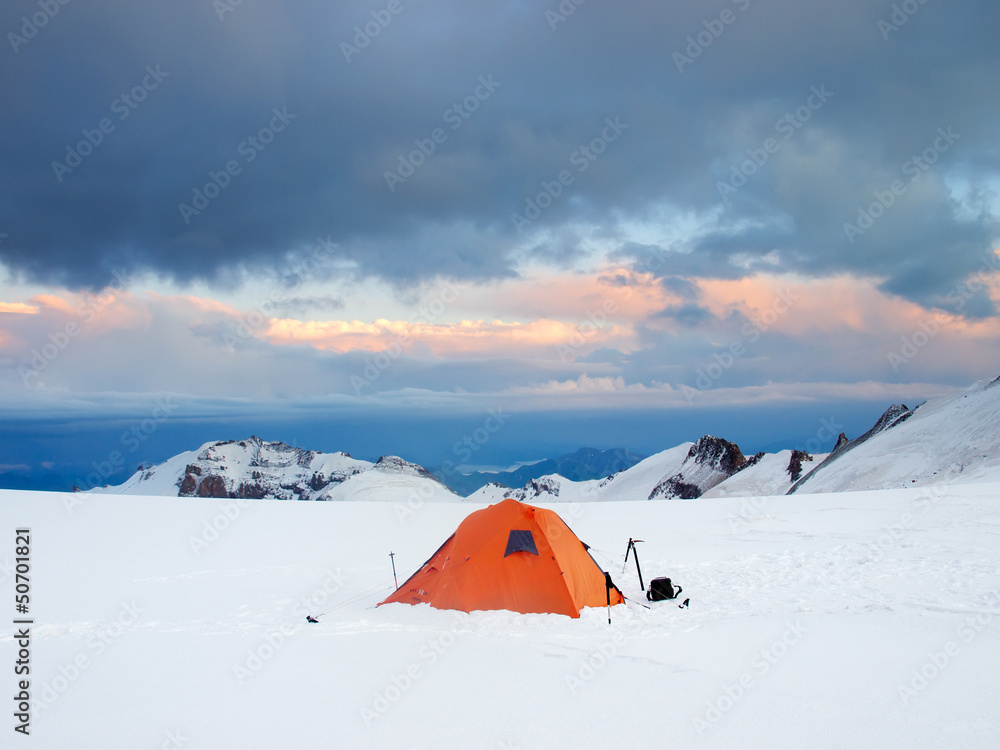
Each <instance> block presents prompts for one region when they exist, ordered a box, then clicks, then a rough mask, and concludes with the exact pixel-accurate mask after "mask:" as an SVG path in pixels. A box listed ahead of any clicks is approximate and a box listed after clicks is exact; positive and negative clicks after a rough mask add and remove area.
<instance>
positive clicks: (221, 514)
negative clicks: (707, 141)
mask: <svg viewBox="0 0 1000 750" xmlns="http://www.w3.org/2000/svg"><path fill="white" fill-rule="evenodd" d="M660 476H662V474H661V475H660ZM654 481H655V480H654ZM998 494H1000V484H998V483H992V484H974V485H937V486H934V487H930V488H925V489H905V490H889V491H868V492H851V493H841V494H812V495H792V496H780V497H726V498H716V499H710V498H700V499H698V500H693V501H680V500H671V501H661V502H645V501H643V502H615V503H570V504H565V503H559V504H557V505H554V506H551V507H554V509H555V510H556V511H557V512H558V513H559V514H560V515H561V516H562V517H563V518H564V519H565V520H566V521H567V523H568V524H569V525H570V527H571V528H573V529H574V531H575V532H576V533H577V534H578V535H579V536H580V538H581V539H583V540H584V541H586V542H587V543H589V544H590V545H592V548H593V549H592V552H593V554H594V557H595V558H596V559H597V560H598V561H599V562H600V563H602V564H604V565H606V566H607V569H608V570H609V571H610V572H611V573H612V575H613V576H614V578H615V580H616V582H618V584H619V585H620V586H621V587H622V589H623V590H624V592H625V594H626V596H629V597H631V598H632V599H633V600H636V602H638V601H640V600H642V598H641V592H640V590H639V586H638V582H637V579H636V575H635V570H634V565H633V563H632V561H631V560H630V561H629V565H628V570H627V572H626V573H625V574H623V573H622V561H623V554H624V551H625V547H626V543H627V540H628V538H629V537H639V538H642V539H644V540H645V542H644V543H642V544H640V545H639V547H638V549H639V558H640V562H641V563H642V569H643V574H644V576H645V578H646V581H647V583H648V580H649V578H651V577H653V576H656V575H668V576H670V577H671V578H673V580H674V582H675V583H678V584H680V585H682V586H683V588H684V593H683V596H685V597H690V598H691V606H690V608H689V609H679V608H678V607H677V606H676V604H675V603H673V602H662V603H657V604H655V605H652V608H651V609H645V608H643V607H641V606H639V604H638V603H632V604H628V605H621V606H618V607H616V608H614V611H613V612H612V619H613V622H612V624H611V625H610V626H609V625H608V622H607V611H606V610H605V609H588V610H584V613H583V616H581V617H580V618H579V619H572V618H569V617H565V616H560V615H519V614H514V613H510V612H476V613H472V614H464V613H457V612H449V611H439V610H434V609H431V608H429V607H424V606H421V607H410V606H407V605H403V604H393V605H388V606H385V607H379V608H373V605H374V604H375V603H376V602H377V601H379V600H380V599H381V598H382V597H384V596H386V595H388V593H390V591H391V590H392V573H391V569H390V560H389V557H388V554H389V552H390V551H392V552H394V553H395V557H394V560H395V564H396V567H397V570H398V571H399V580H400V582H402V581H403V580H404V578H405V577H406V576H407V575H408V574H409V573H410V572H412V571H413V570H414V569H416V568H417V567H418V566H419V565H420V564H421V563H422V562H423V561H424V560H426V559H427V558H428V557H430V555H431V554H432V553H433V552H434V550H435V549H437V547H438V546H439V545H440V544H441V543H442V542H443V541H444V540H445V539H446V538H447V536H448V535H449V534H450V533H451V532H452V531H453V530H454V529H455V527H456V526H457V525H458V523H459V522H460V521H461V520H462V519H463V518H464V517H465V516H466V515H467V514H468V513H470V512H472V511H473V510H475V509H477V508H478V507H480V506H476V505H473V504H470V503H461V504H457V503H429V502H428V503H424V504H419V503H411V502H410V501H408V500H407V499H406V498H405V497H399V498H398V499H397V500H395V501H392V502H382V503H358V502H342V503H288V502H280V501H268V500H215V499H202V498H177V497H148V496H146V497H129V496H117V495H101V494H60V493H33V492H20V491H2V492H0V518H2V521H3V523H2V524H0V525H2V527H3V528H4V529H6V533H7V534H8V535H9V536H8V537H7V539H8V541H7V542H6V543H5V544H4V545H3V546H0V561H2V563H3V567H2V572H0V581H2V583H0V602H3V603H4V604H2V606H0V610H2V611H4V612H7V613H11V612H12V611H13V599H14V578H13V575H12V572H11V564H12V562H13V556H14V537H13V530H14V529H15V528H19V527H24V526H27V527H30V528H31V530H32V548H31V566H32V574H31V579H32V584H31V585H32V597H33V598H32V611H31V615H32V616H33V617H34V618H35V623H36V624H35V625H34V628H33V630H32V640H31V649H32V652H31V660H32V661H31V667H32V672H31V681H32V685H31V691H32V696H33V699H34V700H35V703H36V705H35V708H34V710H33V712H32V719H31V732H32V733H31V736H30V738H21V737H18V738H17V740H16V742H17V743H18V746H23V747H29V748H42V749H44V750H50V749H51V750H62V749H63V748H78V749H80V750H106V749H107V748H126V747H128V748H143V747H148V748H161V747H170V748H174V747H183V748H184V750H201V749H204V748H210V749H211V750H219V749H220V748H386V749H387V750H388V749H392V750H396V749H397V748H434V749H435V750H441V749H444V750H447V749H450V748H454V749H456V750H469V749H470V748H483V749H484V750H504V749H506V750H513V749H515V748H516V749H518V750H532V749H534V748H539V749H546V750H547V749H550V748H572V749H573V750H579V749H580V748H662V747H676V748H740V749H741V750H753V749H755V748H760V749H761V750H764V749H767V750H773V749H775V748H778V749H781V748H789V749H792V748H794V749H795V750H799V749H800V748H851V749H852V750H854V749H864V748H872V749H875V748H877V749H878V750H892V749H894V748H901V749H905V750H914V749H915V748H935V749H938V748H963V750H974V749H977V748H983V749H986V748H996V747H997V746H998V745H1000V712H998V711H997V706H998V705H1000V677H998V676H997V669H996V665H997V664H1000V593H998V589H1000V578H998V574H1000V545H998V541H1000V512H998V507H997V503H998ZM213 525H214V527H213ZM218 529H221V531H219V530H218ZM642 601H644V600H642ZM332 607H336V608H333V609H331V608H332ZM328 609H330V611H329V612H328V613H327V614H326V615H324V616H323V617H321V618H320V623H319V624H317V625H308V624H307V623H306V622H305V621H304V617H305V614H306V613H307V612H314V613H319V612H322V611H324V610H328ZM5 622H7V623H9V622H10V620H9V619H7V620H6V621H5ZM12 634H13V629H12V628H11V626H9V625H6V624H5V625H4V626H3V629H2V630H0V655H2V656H0V660H2V661H3V662H5V664H4V665H3V666H2V667H0V673H2V674H3V675H4V677H3V678H2V680H0V683H2V684H3V685H4V691H5V693H6V694H7V695H8V696H10V695H12V694H13V693H12V692H11V691H13V690H14V675H13V673H12V672H13V670H12V664H13V660H14V653H15V651H14V644H13V640H14V639H13V635H12ZM921 673H923V674H921ZM901 686H902V687H904V688H905V689H906V690H909V691H910V692H906V691H905V690H903V691H901ZM5 715H6V716H7V718H6V720H5V724H6V726H5V728H3V729H2V730H0V731H2V732H3V733H4V734H5V735H6V736H7V737H10V736H11V734H12V723H13V719H12V716H11V709H10V704H8V710H7V712H6V714H5ZM14 742H15V741H10V742H9V744H8V741H6V740H5V742H4V747H7V746H10V747H13V746H14Z"/></svg>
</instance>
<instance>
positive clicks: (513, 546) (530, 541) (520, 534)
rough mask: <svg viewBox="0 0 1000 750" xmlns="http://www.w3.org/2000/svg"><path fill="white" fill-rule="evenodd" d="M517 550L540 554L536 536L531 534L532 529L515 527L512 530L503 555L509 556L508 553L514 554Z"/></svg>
mask: <svg viewBox="0 0 1000 750" xmlns="http://www.w3.org/2000/svg"><path fill="white" fill-rule="evenodd" d="M515 552H530V553H531V554H533V555H537V554H538V548H537V547H536V546H535V538H534V537H533V536H532V535H531V532H530V531H525V530H523V529H514V530H512V531H511V532H510V536H509V537H507V550H506V551H505V552H504V553H503V556H504V557H507V555H512V554H514V553H515Z"/></svg>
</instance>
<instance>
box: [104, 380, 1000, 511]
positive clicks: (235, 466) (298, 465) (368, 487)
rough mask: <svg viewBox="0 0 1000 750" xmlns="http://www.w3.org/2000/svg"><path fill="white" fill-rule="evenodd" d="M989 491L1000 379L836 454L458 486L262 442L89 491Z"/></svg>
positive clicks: (608, 469)
mask: <svg viewBox="0 0 1000 750" xmlns="http://www.w3.org/2000/svg"><path fill="white" fill-rule="evenodd" d="M442 479H444V480H447V482H448V483H449V484H450V485H451V488H449V487H448V486H446V485H445V483H444V482H443V481H442ZM983 481H1000V378H997V379H996V380H993V381H992V382H982V383H977V384H975V385H973V386H971V387H970V388H968V389H965V390H963V391H959V392H957V393H955V394H952V395H949V396H945V397H942V398H938V399H934V400H933V401H928V402H926V403H924V404H921V405H919V406H917V407H915V408H913V409H911V408H909V407H907V406H906V405H903V404H896V405H893V406H891V407H889V408H888V409H887V410H886V412H885V413H884V414H883V415H882V416H881V417H880V418H879V419H878V421H877V422H876V423H875V425H874V426H873V427H872V428H871V429H870V430H868V432H866V433H865V434H863V435H861V436H860V437H858V438H856V439H854V440H850V439H848V438H847V436H846V435H841V436H840V438H839V439H838V441H837V444H836V446H835V448H834V450H833V451H832V452H831V453H830V454H829V455H816V456H812V455H809V454H808V453H805V452H803V451H798V450H785V451H779V452H777V453H770V454H765V453H758V454H756V455H754V456H749V457H747V456H744V455H743V453H742V452H741V451H740V448H739V446H738V445H736V444H735V443H731V442H729V441H727V440H725V439H723V438H719V437H715V436H712V435H705V436H703V437H701V438H699V439H698V440H697V441H695V442H693V443H683V444H681V445H678V446H676V447H674V448H670V449H668V450H665V451H662V452H661V453H657V454H656V455H654V456H650V457H648V458H641V457H639V456H636V455H635V454H633V453H630V452H629V451H626V450H595V449H590V448H584V449H581V450H579V451H577V452H575V453H571V454H568V455H565V456H561V457H559V458H556V459H549V460H546V461H541V462H538V463H535V464H531V465H526V466H522V467H520V468H518V469H516V470H513V471H507V472H498V473H487V472H477V473H475V474H468V475H453V476H446V475H442V474H441V473H440V471H439V472H438V476H434V475H433V474H432V473H431V472H429V471H428V470H427V469H425V468H423V467H421V466H418V465H417V464H414V463H410V462H408V461H405V460H404V459H402V458H399V457H396V456H383V457H382V458H380V459H379V460H378V461H377V462H375V463H372V462H370V461H362V460H358V459H355V458H352V457H351V456H350V455H348V454H347V453H319V452H316V451H306V450H302V449H300V448H292V447H291V446H288V445H285V444H284V443H275V442H266V441H264V440H262V439H260V438H257V437H251V438H250V439H248V440H240V441H234V440H228V441H222V442H216V443H206V444H205V445H203V446H201V448H199V449H198V450H196V451H189V452H186V453H181V454H179V455H177V456H174V457H173V458H171V459H169V460H167V461H165V462H164V463H162V464H159V465H157V466H153V467H150V468H143V469H140V471H138V472H136V474H134V475H133V476H132V477H130V478H129V479H128V480H127V481H126V482H124V483H123V484H121V485H118V486H114V487H110V486H106V487H102V488H97V489H94V490H90V491H91V492H111V493H118V494H143V495H180V496H202V497H234V498H275V499H280V500H334V501H342V500H352V501H369V500H377V501H394V502H398V503H403V504H407V505H409V506H410V507H419V503H423V502H457V501H461V500H463V499H467V500H469V501H473V502H479V503H493V502H497V501H499V500H502V499H504V498H506V497H514V498H516V499H518V500H522V501H533V502H592V501H626V500H642V501H647V500H691V499H695V498H712V497H726V496H766V495H779V494H786V493H799V494H801V493H813V492H844V491H850V490H870V489H890V488H894V487H913V486H926V485H933V484H939V483H944V482H983ZM470 488H472V489H470ZM456 490H457V491H456Z"/></svg>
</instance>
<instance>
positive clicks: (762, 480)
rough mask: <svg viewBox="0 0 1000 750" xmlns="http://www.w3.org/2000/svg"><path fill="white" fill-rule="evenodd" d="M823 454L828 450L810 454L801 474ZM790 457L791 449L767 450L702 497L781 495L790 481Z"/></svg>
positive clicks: (811, 466)
mask: <svg viewBox="0 0 1000 750" xmlns="http://www.w3.org/2000/svg"><path fill="white" fill-rule="evenodd" d="M807 455H808V454H807ZM826 456H827V454H825V453H821V454H819V455H815V456H811V459H812V460H806V461H803V462H802V473H803V475H804V474H806V473H807V472H808V471H810V469H812V468H813V467H814V466H817V465H818V464H819V463H820V462H822V461H823V460H824V459H825V458H826ZM791 458H792V451H778V452H777V453H767V454H765V455H764V456H763V457H762V458H761V459H760V461H758V462H757V463H756V464H754V465H753V466H750V467H748V468H746V469H743V470H742V471H740V472H738V473H736V474H734V475H733V476H731V477H729V478H728V479H726V480H724V481H722V482H720V483H719V484H717V485H715V486H714V487H713V488H712V489H710V490H708V492H706V493H705V494H704V495H702V497H749V496H763V495H784V494H785V493H786V492H788V490H789V489H791V487H792V484H793V482H792V478H791V475H790V474H789V473H788V464H789V461H790V460H791Z"/></svg>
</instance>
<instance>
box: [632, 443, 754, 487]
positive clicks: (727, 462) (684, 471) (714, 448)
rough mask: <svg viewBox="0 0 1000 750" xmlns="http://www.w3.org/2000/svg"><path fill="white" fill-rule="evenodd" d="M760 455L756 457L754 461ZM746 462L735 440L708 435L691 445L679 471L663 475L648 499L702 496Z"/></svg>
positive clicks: (744, 465) (742, 466) (743, 466)
mask: <svg viewBox="0 0 1000 750" xmlns="http://www.w3.org/2000/svg"><path fill="white" fill-rule="evenodd" d="M760 458H761V457H760V456H758V457H756V460H755V463H756V461H759V460H760ZM746 465H747V458H746V457H745V456H744V455H743V453H742V451H740V447H739V446H738V445H736V443H730V442H729V441H728V440H723V439H722V438H718V437H715V436H714V435H705V436H704V437H701V438H698V440H697V442H695V444H694V445H692V446H691V448H690V450H689V451H688V454H687V457H686V458H685V459H684V463H683V464H681V468H680V471H678V472H677V473H676V474H673V475H671V476H667V477H664V478H663V479H661V480H660V481H659V482H658V483H657V485H656V486H655V487H654V488H653V490H652V492H650V493H649V498H648V499H649V500H655V499H657V498H663V499H665V500H669V499H671V498H678V499H682V500H692V499H694V498H696V497H701V496H702V495H703V494H704V493H705V492H706V491H708V490H710V489H711V488H712V487H714V486H715V485H717V484H719V483H720V482H722V481H724V480H726V479H728V478H729V477H731V476H732V475H733V474H735V473H736V472H738V471H739V470H740V469H742V468H745V467H746Z"/></svg>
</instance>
